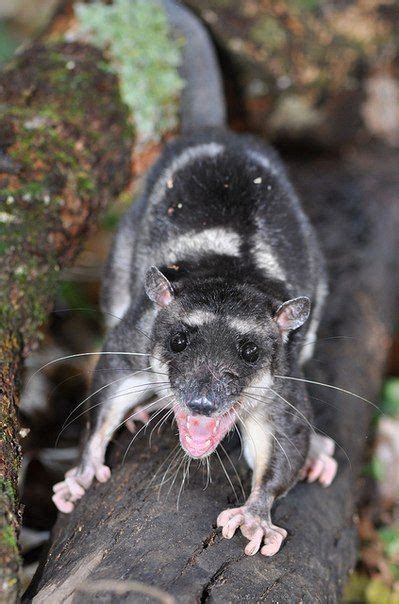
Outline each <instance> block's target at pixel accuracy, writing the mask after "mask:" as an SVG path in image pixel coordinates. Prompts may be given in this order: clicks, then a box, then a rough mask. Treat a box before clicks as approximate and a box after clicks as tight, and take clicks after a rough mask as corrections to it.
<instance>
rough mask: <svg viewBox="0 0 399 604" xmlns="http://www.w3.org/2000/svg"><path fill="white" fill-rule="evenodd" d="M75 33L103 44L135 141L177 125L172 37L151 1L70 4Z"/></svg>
mask: <svg viewBox="0 0 399 604" xmlns="http://www.w3.org/2000/svg"><path fill="white" fill-rule="evenodd" d="M75 12H76V15H77V18H78V22H79V24H80V29H81V32H82V33H84V34H86V35H87V34H88V33H89V34H90V35H91V37H92V41H93V43H95V44H96V45H98V46H99V47H100V48H102V49H104V48H108V49H109V52H110V54H111V64H112V69H113V70H114V71H115V72H116V73H117V75H118V77H119V82H120V90H121V96H122V99H123V100H124V101H125V103H126V104H127V105H128V106H129V107H130V109H131V112H132V117H133V120H134V123H135V125H136V130H137V134H138V137H139V139H140V140H141V141H148V140H151V139H155V140H157V139H158V138H159V137H160V135H161V134H163V133H164V132H167V131H169V130H171V129H173V128H174V127H175V126H176V125H177V100H178V97H179V93H180V91H181V89H182V87H183V82H182V80H181V78H180V77H179V75H178V72H177V69H178V67H179V65H180V62H181V53H180V48H179V43H178V42H173V41H172V40H171V39H170V37H169V25H168V22H167V18H166V15H165V13H164V11H163V9H162V8H161V6H160V4H159V3H158V2H156V1H155V0H114V2H113V3H112V5H105V4H103V3H102V2H93V3H92V4H80V3H78V4H75Z"/></svg>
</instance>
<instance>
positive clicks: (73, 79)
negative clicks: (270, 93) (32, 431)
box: [0, 43, 132, 602]
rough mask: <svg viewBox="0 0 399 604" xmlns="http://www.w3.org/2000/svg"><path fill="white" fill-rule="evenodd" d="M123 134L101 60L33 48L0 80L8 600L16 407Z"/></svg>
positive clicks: (121, 149) (1, 551)
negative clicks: (57, 289) (28, 358)
mask: <svg viewBox="0 0 399 604" xmlns="http://www.w3.org/2000/svg"><path fill="white" fill-rule="evenodd" d="M131 146H132V132H131V130H130V127H129V126H128V112H127V110H126V108H125V106H124V105H123V103H122V102H121V99H120V96H119V88H118V82H117V80H116V78H115V76H113V75H112V74H111V73H110V72H109V70H107V63H106V60H105V58H104V56H103V55H102V53H101V52H100V51H98V50H96V49H95V48H93V47H90V46H88V45H82V44H77V43H73V44H67V43H62V44H52V45H34V46H32V47H30V48H28V49H27V50H25V51H24V52H23V53H22V54H20V55H19V56H18V57H17V58H16V59H15V61H14V62H13V64H12V65H10V66H9V67H8V68H7V70H6V71H4V72H3V73H2V74H1V75H0V360H1V367H0V396H1V412H0V413H1V442H0V480H1V483H0V505H1V509H0V538H1V541H0V569H1V570H0V585H1V592H2V596H0V599H1V598H4V599H5V601H7V602H11V601H12V600H13V598H16V597H17V596H16V594H17V593H18V566H19V555H18V548H17V544H16V537H17V531H18V520H19V513H20V510H19V504H18V496H17V475H18V468H19V461H20V452H19V445H18V438H17V437H18V434H17V432H18V428H17V422H16V405H17V402H18V397H19V384H20V376H21V369H22V361H23V357H24V356H25V355H26V354H27V353H28V352H29V350H31V349H32V347H34V346H35V345H36V344H37V341H38V330H39V328H40V325H41V323H42V322H43V320H44V318H45V317H46V314H47V312H48V311H49V308H50V306H51V301H52V294H53V291H54V286H55V283H56V277H57V274H58V272H59V270H60V269H61V268H62V267H63V266H65V265H66V264H68V263H70V262H71V260H72V259H73V258H74V256H75V255H76V252H77V251H78V249H79V246H80V244H81V242H82V240H83V238H84V236H85V235H86V234H87V233H88V231H89V230H90V229H91V228H92V227H93V225H94V224H95V222H96V218H97V217H98V214H99V212H100V210H102V209H103V208H104V207H105V206H106V204H107V203H108V202H109V201H110V200H112V199H113V198H114V197H115V196H116V195H117V194H118V193H120V192H121V190H123V188H124V187H125V185H126V184H127V182H128V181H129V178H130V171H131V169H130V166H131Z"/></svg>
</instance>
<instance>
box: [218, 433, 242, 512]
mask: <svg viewBox="0 0 399 604" xmlns="http://www.w3.org/2000/svg"><path fill="white" fill-rule="evenodd" d="M220 447H221V449H222V451H223V453H224V454H225V455H226V457H227V459H228V461H229V463H230V465H231V467H232V468H233V471H234V474H235V475H236V477H237V480H238V483H239V485H240V489H241V493H242V496H243V498H244V501H245V499H246V498H247V496H246V494H245V490H244V486H243V484H242V480H241V478H240V475H239V473H238V472H237V468H236V467H235V465H234V464H233V462H232V460H231V457H230V455H229V454H228V453H227V451H226V449H225V448H224V446H223V444H222V443H220Z"/></svg>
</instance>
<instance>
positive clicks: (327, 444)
mask: <svg viewBox="0 0 399 604" xmlns="http://www.w3.org/2000/svg"><path fill="white" fill-rule="evenodd" d="M334 449H335V443H334V441H333V440H332V439H331V438H328V437H327V436H322V435H321V434H315V433H314V432H313V433H312V434H311V436H310V446H309V452H308V456H307V458H306V462H305V465H304V467H303V468H302V470H301V478H306V479H307V481H308V482H315V481H316V480H318V481H319V482H320V483H321V484H322V485H323V486H324V487H328V486H330V484H331V483H332V481H333V480H334V478H335V475H336V473H337V467H338V464H337V462H336V460H335V459H334V457H333V455H334Z"/></svg>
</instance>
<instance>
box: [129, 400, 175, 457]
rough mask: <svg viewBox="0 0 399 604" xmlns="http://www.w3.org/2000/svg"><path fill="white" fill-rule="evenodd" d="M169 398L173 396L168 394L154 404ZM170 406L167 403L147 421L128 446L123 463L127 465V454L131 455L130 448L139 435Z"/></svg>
mask: <svg viewBox="0 0 399 604" xmlns="http://www.w3.org/2000/svg"><path fill="white" fill-rule="evenodd" d="M169 396H171V395H170V394H166V395H165V396H163V397H161V398H160V399H158V400H157V401H154V404H155V403H159V402H160V401H162V400H164V399H165V398H167V397H169ZM168 405H169V403H166V404H165V405H164V406H163V407H162V408H161V409H159V411H157V412H156V413H155V414H154V415H152V416H151V417H150V418H149V420H148V421H147V422H146V423H145V424H143V426H142V427H141V428H140V430H138V431H137V432H136V434H135V435H134V436H133V438H132V440H131V441H130V443H129V445H128V446H127V448H126V451H125V453H124V455H123V458H122V463H125V460H126V456H127V454H128V453H129V450H130V448H131V447H132V445H133V443H134V441H135V440H136V438H137V437H138V435H139V434H140V433H141V432H142V431H143V430H145V429H146V428H147V426H148V425H149V423H150V422H151V421H152V420H153V419H155V418H156V417H157V416H158V415H159V414H160V413H162V411H163V410H164V409H166V408H167V406H168ZM141 411H142V410H140V412H141ZM132 417H133V416H132ZM126 419H131V418H130V417H129V418H126ZM125 421H126V420H125Z"/></svg>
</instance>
